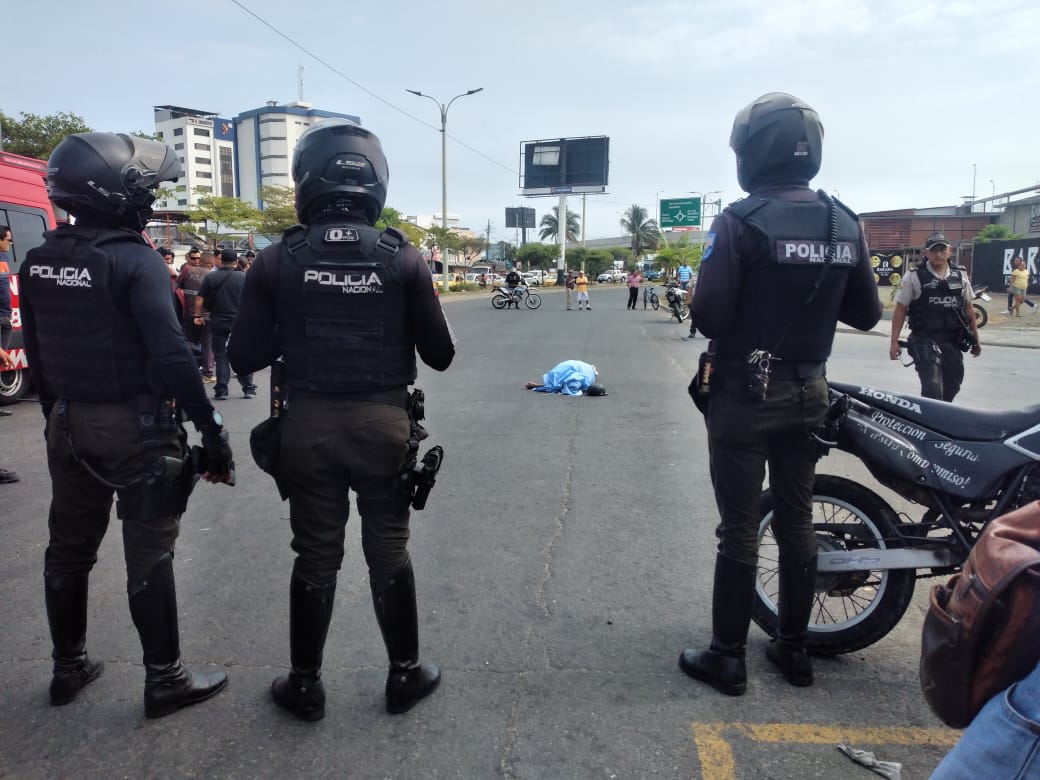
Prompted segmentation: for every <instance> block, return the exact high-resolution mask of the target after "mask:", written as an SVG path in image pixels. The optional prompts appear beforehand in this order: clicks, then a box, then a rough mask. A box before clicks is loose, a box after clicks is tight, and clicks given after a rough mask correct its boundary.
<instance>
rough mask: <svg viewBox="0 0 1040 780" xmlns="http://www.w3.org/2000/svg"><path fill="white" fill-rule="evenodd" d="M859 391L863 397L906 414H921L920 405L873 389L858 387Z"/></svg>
mask: <svg viewBox="0 0 1040 780" xmlns="http://www.w3.org/2000/svg"><path fill="white" fill-rule="evenodd" d="M859 391H860V392H861V393H862V394H863V395H866V396H870V397H871V398H873V399H874V400H875V401H884V402H885V403H889V404H892V405H893V406H898V407H899V408H900V409H906V410H907V411H908V412H913V413H914V414H920V413H921V405H920V404H918V403H914V402H913V401H908V400H906V399H905V398H900V397H899V396H898V395H892V394H891V393H886V392H885V391H884V390H875V389H874V388H873V387H860V389H859Z"/></svg>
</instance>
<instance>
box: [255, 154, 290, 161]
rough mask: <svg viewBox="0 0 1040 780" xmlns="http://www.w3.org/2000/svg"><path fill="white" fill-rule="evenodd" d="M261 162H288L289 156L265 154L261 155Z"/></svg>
mask: <svg viewBox="0 0 1040 780" xmlns="http://www.w3.org/2000/svg"><path fill="white" fill-rule="evenodd" d="M260 159H261V160H288V159H289V155H287V154H265V155H261V157H260Z"/></svg>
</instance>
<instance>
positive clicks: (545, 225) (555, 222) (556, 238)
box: [538, 206, 581, 244]
mask: <svg viewBox="0 0 1040 780" xmlns="http://www.w3.org/2000/svg"><path fill="white" fill-rule="evenodd" d="M559 223H560V207H559V206H553V208H552V213H551V214H543V215H542V221H541V222H540V223H539V225H540V227H541V228H542V229H541V230H540V231H539V232H538V237H539V238H541V239H542V240H543V241H544V240H545V239H547V238H551V239H552V240H553V243H554V244H558V243H560V225H559ZM580 227H581V220H580V219H579V218H578V215H577V214H576V213H574V212H573V211H571V210H570V209H567V241H577V240H578V231H579V230H580Z"/></svg>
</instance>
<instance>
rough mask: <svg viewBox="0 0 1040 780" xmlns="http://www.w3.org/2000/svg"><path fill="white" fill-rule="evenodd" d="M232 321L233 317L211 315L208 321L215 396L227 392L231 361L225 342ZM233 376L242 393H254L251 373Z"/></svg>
mask: <svg viewBox="0 0 1040 780" xmlns="http://www.w3.org/2000/svg"><path fill="white" fill-rule="evenodd" d="M234 322H235V321H234V319H231V318H226V317H211V318H210V321H209V331H210V334H211V335H212V338H213V358H214V360H215V362H216V364H217V381H216V384H214V385H213V394H214V395H215V396H216V395H219V396H225V395H227V394H228V383H229V382H230V381H231V362H230V361H229V360H228V354H227V343H228V339H229V338H230V337H231V326H232V325H233V324H234ZM235 378H236V379H237V380H238V383H239V384H240V385H242V392H243V393H247V394H254V393H256V385H254V384H253V375H252V374H237V375H236V376H235Z"/></svg>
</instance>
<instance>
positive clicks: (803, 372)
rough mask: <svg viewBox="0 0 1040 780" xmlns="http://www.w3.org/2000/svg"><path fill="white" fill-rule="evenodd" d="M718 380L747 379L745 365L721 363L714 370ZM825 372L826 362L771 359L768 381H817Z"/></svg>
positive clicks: (730, 361)
mask: <svg viewBox="0 0 1040 780" xmlns="http://www.w3.org/2000/svg"><path fill="white" fill-rule="evenodd" d="M715 371H716V372H717V375H718V378H719V379H738V380H740V381H743V380H744V379H745V378H746V377H747V365H746V364H745V363H738V362H736V361H732V360H724V361H722V362H721V363H720V364H719V365H718V366H717V367H716V368H715ZM826 372H827V361H825V360H812V361H803V362H789V361H786V360H779V359H777V358H773V359H772V360H771V361H770V364H769V377H770V379H780V380H791V381H793V380H798V379H818V378H820V377H822V376H824V375H825V374H826Z"/></svg>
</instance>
